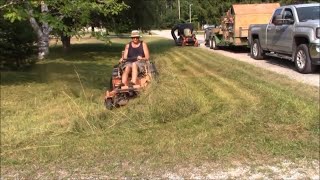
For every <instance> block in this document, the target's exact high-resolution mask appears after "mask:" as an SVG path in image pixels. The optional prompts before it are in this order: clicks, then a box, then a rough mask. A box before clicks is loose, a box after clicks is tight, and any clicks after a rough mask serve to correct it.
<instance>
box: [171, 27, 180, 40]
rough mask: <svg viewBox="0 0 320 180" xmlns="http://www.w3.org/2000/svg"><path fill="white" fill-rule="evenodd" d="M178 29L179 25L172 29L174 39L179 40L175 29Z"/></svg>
mask: <svg viewBox="0 0 320 180" xmlns="http://www.w3.org/2000/svg"><path fill="white" fill-rule="evenodd" d="M177 29H178V26H177V25H176V26H174V27H173V28H172V29H171V35H172V37H173V39H174V40H177V36H176V35H175V33H174V32H175V31H176V30H177Z"/></svg>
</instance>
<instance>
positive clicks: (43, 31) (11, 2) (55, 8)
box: [0, 0, 127, 59]
mask: <svg viewBox="0 0 320 180" xmlns="http://www.w3.org/2000/svg"><path fill="white" fill-rule="evenodd" d="M0 2H1V4H3V5H2V6H0V9H1V10H2V11H3V12H4V17H5V18H7V19H9V20H10V21H11V22H14V21H15V20H22V19H28V20H29V21H30V24H31V26H32V27H33V29H34V31H35V32H36V33H37V36H38V51H39V53H38V54H39V59H42V58H43V57H44V56H45V55H46V54H48V53H49V49H48V45H49V34H50V32H51V31H53V32H55V33H56V34H58V35H59V36H61V40H62V42H63V47H64V49H66V50H67V49H68V48H69V47H70V38H71V37H72V36H75V35H80V30H81V29H82V28H83V27H84V26H86V25H89V24H90V22H91V13H92V12H95V13H99V14H103V15H104V16H108V15H114V14H118V13H119V12H121V11H122V10H124V9H125V8H127V6H126V5H125V4H124V3H123V2H122V3H118V2H117V0H73V1H65V0H46V1H32V0H25V1H19V0H1V1H0Z"/></svg>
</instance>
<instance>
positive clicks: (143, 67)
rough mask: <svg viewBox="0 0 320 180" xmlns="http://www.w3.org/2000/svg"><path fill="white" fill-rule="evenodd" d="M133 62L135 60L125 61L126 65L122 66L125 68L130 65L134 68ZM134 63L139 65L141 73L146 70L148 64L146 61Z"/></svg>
mask: <svg viewBox="0 0 320 180" xmlns="http://www.w3.org/2000/svg"><path fill="white" fill-rule="evenodd" d="M132 63H133V62H125V63H124V65H123V66H122V70H124V69H125V68H126V67H128V66H129V67H131V68H132ZM134 63H136V64H137V65H138V70H139V73H142V72H144V71H145V66H146V64H147V63H146V62H145V61H136V62H134Z"/></svg>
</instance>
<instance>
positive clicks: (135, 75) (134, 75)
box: [131, 62, 138, 84]
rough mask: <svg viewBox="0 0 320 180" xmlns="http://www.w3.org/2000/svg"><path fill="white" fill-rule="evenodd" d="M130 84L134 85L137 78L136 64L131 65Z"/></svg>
mask: <svg viewBox="0 0 320 180" xmlns="http://www.w3.org/2000/svg"><path fill="white" fill-rule="evenodd" d="M131 76H132V77H131V82H132V83H134V84H135V83H136V81H137V78H138V65H137V63H135V62H134V63H132V75H131Z"/></svg>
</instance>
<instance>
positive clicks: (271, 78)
mask: <svg viewBox="0 0 320 180" xmlns="http://www.w3.org/2000/svg"><path fill="white" fill-rule="evenodd" d="M195 51H196V52H195ZM199 52H202V53H199ZM185 54H188V55H191V56H192V55H194V54H196V57H197V59H198V60H199V61H202V62H203V63H204V64H205V66H204V67H206V68H210V70H214V69H215V70H216V71H217V72H219V73H221V74H223V76H224V77H225V78H228V79H233V80H234V81H235V82H239V86H243V87H245V88H247V89H250V90H252V91H251V93H256V94H258V95H259V94H261V93H263V92H268V91H270V90H272V89H278V90H281V91H282V92H286V91H288V90H290V92H291V93H292V94H294V95H295V96H297V97H301V94H305V91H306V90H308V91H313V92H314V93H312V94H309V95H307V96H304V97H303V98H304V99H305V98H306V99H309V100H318V99H319V97H318V94H319V90H318V89H317V88H315V87H311V86H308V85H305V84H302V83H299V82H296V81H294V80H288V78H287V77H285V76H284V75H280V74H277V73H274V72H270V71H268V70H265V69H262V68H259V67H255V66H253V65H250V64H246V63H244V62H240V61H237V60H235V59H232V58H228V57H225V56H223V55H220V54H217V53H214V52H209V53H208V52H207V51H206V50H203V49H193V50H192V51H185ZM213 58H215V59H213ZM211 61H214V63H211ZM251 81H253V82H255V83H250V82H251ZM261 90H262V91H261Z"/></svg>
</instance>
